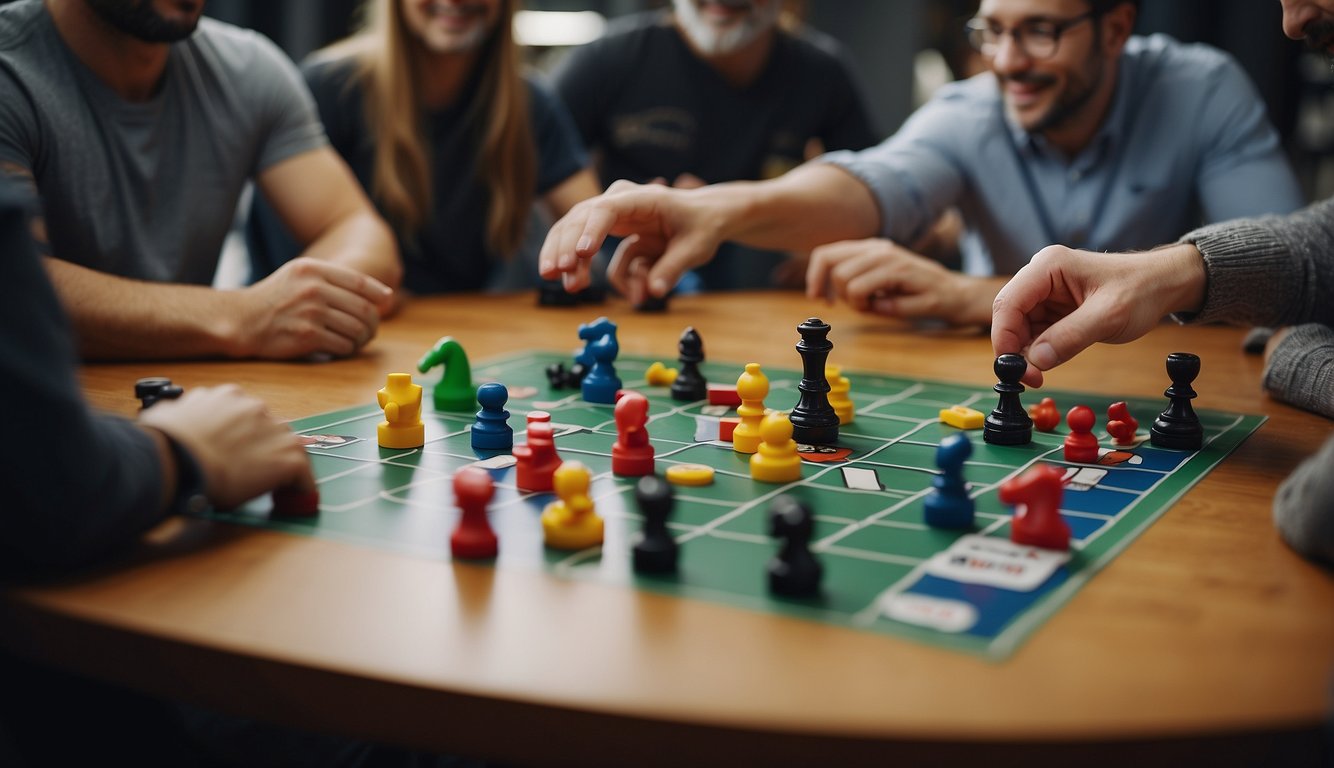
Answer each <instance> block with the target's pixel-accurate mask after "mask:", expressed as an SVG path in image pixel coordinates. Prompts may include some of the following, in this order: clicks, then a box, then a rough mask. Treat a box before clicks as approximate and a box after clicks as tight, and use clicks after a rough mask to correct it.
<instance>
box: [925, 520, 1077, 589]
mask: <svg viewBox="0 0 1334 768" xmlns="http://www.w3.org/2000/svg"><path fill="white" fill-rule="evenodd" d="M1069 560H1070V553H1069V552H1058V551H1056V550H1051V549H1041V548H1039V547H1030V546H1027V545H1024V544H1015V543H1014V542H1012V541H1010V540H1009V539H998V538H995V537H992V536H980V535H978V534H968V535H967V536H962V537H960V538H959V540H958V541H956V542H954V543H953V544H952V545H950V548H949V549H947V550H945V551H943V552H937V553H936V554H935V556H933V557H932V558H931V559H930V560H929V561H928V562H927V564H926V572H927V573H929V574H931V575H932V576H938V577H940V578H942V579H950V580H951V581H960V582H964V583H966V584H989V585H991V586H993V587H1002V588H1004V589H1012V590H1015V591H1016V592H1029V591H1032V590H1034V589H1037V588H1038V587H1040V586H1042V583H1043V582H1045V581H1046V580H1047V579H1049V578H1050V577H1051V575H1052V574H1053V573H1055V572H1056V569H1057V568H1060V567H1061V566H1062V565H1064V564H1065V563H1067V562H1069Z"/></svg>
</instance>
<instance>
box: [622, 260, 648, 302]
mask: <svg viewBox="0 0 1334 768" xmlns="http://www.w3.org/2000/svg"><path fill="white" fill-rule="evenodd" d="M629 262H630V267H629V274H628V276H627V280H626V287H627V289H628V293H627V294H626V297H627V298H628V299H629V300H630V303H631V304H632V305H635V306H638V305H640V304H643V303H644V301H645V300H646V299H647V298H648V295H647V294H648V270H649V263H648V260H647V259H644V258H634V257H631V258H629Z"/></svg>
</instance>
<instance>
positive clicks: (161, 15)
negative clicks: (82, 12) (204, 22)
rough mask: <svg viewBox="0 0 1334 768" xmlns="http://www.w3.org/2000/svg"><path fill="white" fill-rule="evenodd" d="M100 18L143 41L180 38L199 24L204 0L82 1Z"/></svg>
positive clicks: (170, 41) (169, 41) (192, 31)
mask: <svg viewBox="0 0 1334 768" xmlns="http://www.w3.org/2000/svg"><path fill="white" fill-rule="evenodd" d="M84 2H86V3H87V4H88V7H89V8H92V9H93V11H94V12H96V13H97V15H98V16H99V17H101V18H102V20H103V21H105V22H107V23H108V24H110V25H111V26H113V27H115V28H116V29H118V30H120V31H121V32H124V33H125V34H127V35H129V36H130V37H133V38H136V39H139V40H142V41H144V42H146V43H174V42H176V41H177V40H184V39H185V38H187V37H189V36H190V35H191V34H193V33H194V31H195V27H197V26H199V17H200V15H201V14H203V12H204V0H84Z"/></svg>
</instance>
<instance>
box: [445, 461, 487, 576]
mask: <svg viewBox="0 0 1334 768" xmlns="http://www.w3.org/2000/svg"><path fill="white" fill-rule="evenodd" d="M495 492H496V488H495V485H494V484H493V483H492V481H491V475H489V474H487V473H486V471H485V470H483V469H479V468H477V467H464V468H463V469H460V470H459V471H458V472H456V473H455V474H454V502H455V503H456V504H458V506H459V509H460V510H462V512H463V513H462V514H461V515H459V522H458V525H456V526H455V527H454V534H453V535H452V536H450V537H449V551H450V552H451V553H452V554H453V555H454V557H458V558H464V559H469V560H480V559H485V558H489V557H495V556H496V552H497V551H498V550H499V546H498V544H497V542H496V532H495V531H493V530H491V523H490V521H488V520H487V519H486V505H487V504H488V503H490V501H491V497H492V496H493V495H495Z"/></svg>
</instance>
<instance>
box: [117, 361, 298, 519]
mask: <svg viewBox="0 0 1334 768" xmlns="http://www.w3.org/2000/svg"><path fill="white" fill-rule="evenodd" d="M139 423H140V424H142V425H144V426H146V427H152V428H154V429H157V430H160V431H162V432H164V433H166V434H168V435H170V436H171V437H172V438H173V439H175V440H176V441H177V442H179V443H180V444H181V445H183V446H185V447H186V448H187V449H188V450H189V451H190V454H191V455H192V456H194V458H195V461H197V462H198V463H199V468H200V470H201V471H202V472H203V474H204V487H205V491H206V493H207V494H208V498H209V500H210V501H211V502H213V504H214V505H215V506H217V507H219V508H221V509H228V508H231V507H235V506H237V505H238V504H241V503H242V502H245V501H247V500H249V499H252V498H254V497H256V496H259V495H260V494H262V493H266V492H268V491H271V490H273V489H274V488H278V487H287V486H290V487H294V488H297V489H298V490H302V491H308V490H313V489H314V488H315V478H314V476H313V475H312V474H311V470H310V460H309V458H308V457H307V456H306V451H305V449H304V448H302V447H301V443H300V442H299V441H298V440H297V438H296V435H294V434H292V431H291V430H290V429H288V427H287V425H286V424H283V423H281V422H278V421H275V420H274V419H273V417H271V416H270V415H269V413H268V411H267V409H265V407H264V404H263V403H261V402H260V401H259V400H256V399H254V398H253V397H249V396H247V395H245V394H243V393H242V392H241V390H240V388H239V387H237V386H235V385H233V384H228V385H225V386H221V387H196V388H193V389H191V390H190V391H188V392H186V393H185V394H184V395H183V396H181V398H180V399H178V400H164V401H162V402H160V403H158V404H157V405H155V406H153V407H152V408H150V409H148V410H146V411H144V412H143V414H142V415H141V416H140V417H139Z"/></svg>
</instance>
